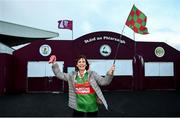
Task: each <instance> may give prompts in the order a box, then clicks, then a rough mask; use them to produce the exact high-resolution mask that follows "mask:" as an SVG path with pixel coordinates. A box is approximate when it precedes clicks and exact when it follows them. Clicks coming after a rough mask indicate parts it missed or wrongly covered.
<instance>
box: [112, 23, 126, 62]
mask: <svg viewBox="0 0 180 118" xmlns="http://www.w3.org/2000/svg"><path fill="white" fill-rule="evenodd" d="M124 28H125V25H124V26H123V29H122V31H121V34H120V36H119V37H120V38H119V43H118V45H117V47H116V52H115V56H114V62H113V64H115V62H116V58H117V54H118V49H119V45H120V42H121V38H122V35H123V32H124Z"/></svg>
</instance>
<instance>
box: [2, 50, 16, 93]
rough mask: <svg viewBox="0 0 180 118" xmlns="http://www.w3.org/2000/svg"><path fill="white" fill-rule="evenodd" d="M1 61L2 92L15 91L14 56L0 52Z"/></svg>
mask: <svg viewBox="0 0 180 118" xmlns="http://www.w3.org/2000/svg"><path fill="white" fill-rule="evenodd" d="M0 62H1V63H0V94H3V93H5V92H14V86H15V78H14V77H15V68H14V65H15V63H14V57H13V56H12V55H9V54H5V53H0Z"/></svg>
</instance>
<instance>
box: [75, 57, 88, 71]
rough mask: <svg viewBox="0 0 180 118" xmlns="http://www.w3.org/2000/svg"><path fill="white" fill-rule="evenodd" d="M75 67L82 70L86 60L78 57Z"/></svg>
mask: <svg viewBox="0 0 180 118" xmlns="http://www.w3.org/2000/svg"><path fill="white" fill-rule="evenodd" d="M76 66H77V68H78V69H79V71H84V70H85V68H86V60H85V59H84V58H80V59H79V60H78V62H77V65H76Z"/></svg>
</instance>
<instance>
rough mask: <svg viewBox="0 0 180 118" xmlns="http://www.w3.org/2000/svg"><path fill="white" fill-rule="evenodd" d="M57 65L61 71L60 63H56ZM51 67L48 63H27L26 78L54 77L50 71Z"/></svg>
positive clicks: (61, 65) (61, 64)
mask: <svg viewBox="0 0 180 118" xmlns="http://www.w3.org/2000/svg"><path fill="white" fill-rule="evenodd" d="M57 63H58V64H59V68H60V69H61V70H63V64H64V62H62V61H57ZM51 66H52V65H51V64H49V63H48V61H29V62H28V68H27V69H28V73H27V76H28V77H47V76H54V73H53V71H52V67H51Z"/></svg>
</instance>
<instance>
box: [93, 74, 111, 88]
mask: <svg viewBox="0 0 180 118" xmlns="http://www.w3.org/2000/svg"><path fill="white" fill-rule="evenodd" d="M92 73H93V77H94V79H95V80H96V81H97V83H98V84H99V85H101V86H106V85H109V84H110V83H111V81H112V79H113V75H109V74H108V72H107V73H106V75H105V77H102V76H100V75H99V74H97V73H96V72H95V71H92Z"/></svg>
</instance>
